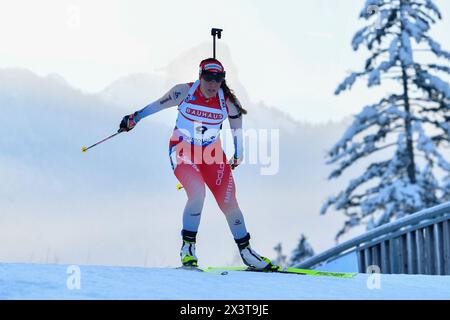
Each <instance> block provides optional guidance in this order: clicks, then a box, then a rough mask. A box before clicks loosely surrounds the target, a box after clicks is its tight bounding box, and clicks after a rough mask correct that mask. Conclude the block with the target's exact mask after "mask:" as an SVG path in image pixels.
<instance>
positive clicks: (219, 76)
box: [202, 72, 225, 83]
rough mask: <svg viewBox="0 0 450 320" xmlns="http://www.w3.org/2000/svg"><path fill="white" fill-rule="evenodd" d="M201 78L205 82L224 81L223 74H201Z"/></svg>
mask: <svg viewBox="0 0 450 320" xmlns="http://www.w3.org/2000/svg"><path fill="white" fill-rule="evenodd" d="M202 78H203V79H204V80H205V81H208V82H211V81H213V80H214V81H215V82H217V83H220V82H222V81H223V80H224V79H225V72H202Z"/></svg>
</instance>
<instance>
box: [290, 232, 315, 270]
mask: <svg viewBox="0 0 450 320" xmlns="http://www.w3.org/2000/svg"><path fill="white" fill-rule="evenodd" d="M313 255H314V250H313V248H312V247H311V245H310V244H309V242H308V241H307V240H306V237H305V235H304V234H302V235H301V236H300V240H299V242H298V245H297V247H296V248H295V249H294V251H292V255H291V258H290V261H289V265H290V266H296V265H298V264H299V263H300V262H302V261H303V260H306V259H307V258H309V257H312V256H313Z"/></svg>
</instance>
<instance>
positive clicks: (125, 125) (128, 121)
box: [118, 111, 141, 132]
mask: <svg viewBox="0 0 450 320" xmlns="http://www.w3.org/2000/svg"><path fill="white" fill-rule="evenodd" d="M140 120H141V117H140V116H139V113H138V112H137V111H136V112H135V113H133V114H130V115H127V116H125V117H123V119H122V121H121V122H120V128H119V130H118V132H122V131H130V130H131V129H133V128H134V127H135V126H136V124H137V123H138V122H139V121H140Z"/></svg>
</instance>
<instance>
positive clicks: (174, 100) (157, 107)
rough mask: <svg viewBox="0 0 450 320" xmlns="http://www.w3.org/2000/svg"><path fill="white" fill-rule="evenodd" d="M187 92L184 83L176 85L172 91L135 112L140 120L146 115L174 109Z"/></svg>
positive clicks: (187, 86)
mask: <svg viewBox="0 0 450 320" xmlns="http://www.w3.org/2000/svg"><path fill="white" fill-rule="evenodd" d="M188 92H189V85H188V84H186V83H181V84H177V85H176V86H174V87H173V88H172V89H170V90H169V92H167V93H166V94H165V95H163V96H162V97H161V98H159V99H158V100H156V101H154V102H152V103H150V104H148V105H146V106H145V107H144V108H142V109H141V110H139V111H137V112H138V114H139V116H140V118H141V119H142V118H145V117H146V116H148V115H151V114H153V113H156V112H158V111H161V110H163V109H167V108H170V107H174V106H177V105H179V104H180V102H181V101H183V99H184V98H186V96H187V94H188Z"/></svg>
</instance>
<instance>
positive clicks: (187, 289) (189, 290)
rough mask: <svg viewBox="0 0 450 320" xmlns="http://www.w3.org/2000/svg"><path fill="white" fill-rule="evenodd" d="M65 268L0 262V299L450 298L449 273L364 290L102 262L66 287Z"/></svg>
mask: <svg viewBox="0 0 450 320" xmlns="http://www.w3.org/2000/svg"><path fill="white" fill-rule="evenodd" d="M67 267H68V266H67V265H44V264H41V265H40V264H9V263H8V264H0V299H157V300H207V299H218V300H235V299H237V300H240V299H249V300H270V299H274V300H277V299H296V300H297V299H449V298H450V276H423V275H420V276H418V275H380V279H379V280H380V282H379V283H380V289H369V288H368V285H367V283H368V279H369V277H370V275H367V274H358V275H357V276H356V277H354V278H352V279H338V278H330V277H314V276H306V275H287V274H268V273H258V272H238V271H234V272H233V271H230V272H229V273H228V274H227V275H220V274H212V273H203V272H195V271H190V270H177V269H172V268H138V267H108V266H80V270H81V275H80V281H81V282H80V283H81V288H80V289H73V290H70V289H68V287H67V279H68V277H69V274H68V273H67ZM372 277H373V275H372ZM371 279H373V278H371ZM369 282H370V281H369ZM371 283H374V282H371Z"/></svg>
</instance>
